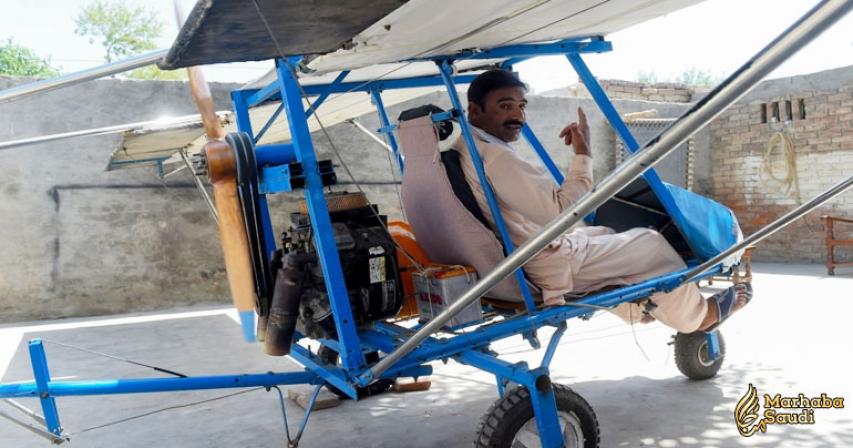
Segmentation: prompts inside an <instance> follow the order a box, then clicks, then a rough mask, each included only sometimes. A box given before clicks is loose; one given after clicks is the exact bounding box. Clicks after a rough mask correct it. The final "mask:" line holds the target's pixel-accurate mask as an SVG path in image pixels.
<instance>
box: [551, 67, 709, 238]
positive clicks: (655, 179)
mask: <svg viewBox="0 0 853 448" xmlns="http://www.w3.org/2000/svg"><path fill="white" fill-rule="evenodd" d="M566 58H568V60H569V63H570V64H571V65H572V68H574V70H575V72H576V73H577V74H578V78H580V80H581V82H583V84H584V86H586V89H587V90H588V91H589V94H590V96H592V99H593V100H595V103H596V104H597V105H598V107H599V109H601V112H602V113H603V114H604V117H605V118H606V119H607V121H608V122H609V123H610V126H612V127H613V130H614V131H616V134H617V135H618V136H619V138H620V139H622V142H623V143H624V144H625V147H626V148H628V150H629V151H631V153H632V154H633V153H635V152H637V151H638V150H639V149H640V144H639V143H637V139H636V138H634V135H633V134H631V131H630V130H629V129H628V126H627V125H626V124H625V122H624V121H623V120H622V116H621V115H619V112H617V111H616V108H615V107H614V106H613V103H612V102H611V101H610V98H608V97H607V93H606V92H605V91H604V89H603V88H602V87H601V85H600V84H599V83H598V80H596V79H595V76H593V74H592V72H591V71H590V70H589V67H587V65H586V63H585V62H584V61H583V58H581V56H580V55H579V54H577V53H570V54H567V55H566ZM643 178H645V179H646V182H647V183H648V184H649V187H650V188H651V189H652V191H653V192H654V193H655V196H657V198H658V200H660V202H661V205H663V208H664V210H666V212H667V213H668V214H669V216H670V217H672V220H673V221H674V222H675V225H676V227H677V228H679V229H683V228H685V227H686V226H685V218H684V214H682V213H681V210H679V208H678V206H677V205H676V204H675V199H674V198H673V197H672V193H671V192H670V191H669V189H668V188H666V185H664V183H663V180H661V178H660V176H658V173H657V171H655V169H654V168H649V169H648V170H646V172H644V173H643ZM684 240H685V242H686V243H687V244H688V245H690V244H691V242H690V239H688V238H685V239H684ZM694 252H695V250H694Z"/></svg>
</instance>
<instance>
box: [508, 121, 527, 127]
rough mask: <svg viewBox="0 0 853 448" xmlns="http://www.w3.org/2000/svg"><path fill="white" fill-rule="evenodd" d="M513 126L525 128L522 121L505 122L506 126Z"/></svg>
mask: <svg viewBox="0 0 853 448" xmlns="http://www.w3.org/2000/svg"><path fill="white" fill-rule="evenodd" d="M511 125H515V126H524V123H523V122H521V121H518V120H508V121H504V126H511Z"/></svg>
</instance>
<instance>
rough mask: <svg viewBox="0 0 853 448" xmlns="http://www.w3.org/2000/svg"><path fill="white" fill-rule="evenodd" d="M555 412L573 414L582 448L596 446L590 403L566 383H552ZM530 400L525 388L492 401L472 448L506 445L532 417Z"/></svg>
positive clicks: (596, 430) (596, 431)
mask: <svg viewBox="0 0 853 448" xmlns="http://www.w3.org/2000/svg"><path fill="white" fill-rule="evenodd" d="M553 387H554V395H555V396H556V399H557V411H558V412H565V413H568V414H573V415H572V416H573V417H575V418H576V419H577V422H578V423H579V425H580V430H581V434H580V435H581V437H582V438H583V448H597V447H598V446H599V443H600V440H601V436H600V433H599V428H598V419H597V418H596V416H595V411H593V410H592V406H590V405H589V403H587V402H586V400H584V399H583V397H581V396H580V395H578V394H577V393H575V392H574V391H573V390H571V389H570V388H568V387H567V386H563V385H561V384H553ZM533 418H534V416H533V402H532V401H531V399H530V392H528V391H527V388H525V387H517V388H515V389H513V390H512V391H510V392H507V393H506V394H505V395H504V397H503V398H501V399H499V400H497V401H496V402H495V404H493V405H492V406H491V407H490V408H489V410H488V411H487V412H486V414H485V415H484V416H483V419H482V420H481V421H480V425H479V427H478V429H477V438H476V440H474V446H475V447H476V448H510V447H512V443H513V440H514V439H515V436H516V434H517V433H518V432H519V430H521V429H522V427H524V425H525V424H526V423H527V422H528V421H530V420H531V419H533Z"/></svg>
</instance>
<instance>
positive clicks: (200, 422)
mask: <svg viewBox="0 0 853 448" xmlns="http://www.w3.org/2000/svg"><path fill="white" fill-rule="evenodd" d="M754 269H755V276H754V280H753V283H754V287H755V291H756V297H755V300H754V302H753V303H752V304H750V305H749V306H748V307H747V308H746V309H744V310H743V311H742V312H741V313H740V314H739V315H737V316H735V317H734V318H732V320H730V321H729V322H727V324H726V325H725V326H724V327H723V333H724V336H725V339H726V343H727V346H728V350H727V352H728V353H727V356H726V360H725V365H724V366H723V368H722V370H721V371H720V373H719V375H718V376H717V377H715V378H714V379H712V380H709V381H703V382H696V381H689V380H687V379H685V378H684V377H683V376H682V375H681V374H680V373H679V372H678V370H677V369H676V367H675V363H674V362H673V360H672V350H671V346H669V345H667V342H668V341H669V339H670V336H671V334H672V332H671V331H670V330H669V329H667V328H665V327H663V326H661V325H660V324H657V323H655V324H650V325H645V326H637V327H635V328H634V329H633V331H632V328H631V327H630V326H627V325H625V324H622V323H621V321H619V320H617V319H616V318H615V317H614V316H611V315H608V314H599V315H596V317H594V318H593V319H591V320H590V321H588V322H583V321H579V320H575V321H570V324H569V331H568V332H567V334H566V336H565V337H564V338H563V341H562V343H561V345H560V347H559V349H558V351H557V356H556V358H555V361H554V363H553V364H552V373H553V379H554V381H555V382H561V383H564V384H568V385H571V387H573V388H574V389H575V390H576V391H577V392H578V393H580V394H581V395H582V396H583V397H585V398H586V400H587V401H589V403H590V404H591V405H592V406H593V408H594V409H595V411H596V413H597V415H598V420H599V422H600V425H601V442H602V446H604V447H640V446H648V447H730V446H765V447H770V446H774V447H776V446H780V447H824V446H827V447H828V446H832V447H840V446H853V409H851V406H853V402H850V403H849V404H848V400H853V381H851V378H853V361H851V360H850V357H849V353H850V351H849V350H850V348H849V341H850V340H851V336H850V335H849V334H848V333H846V330H845V328H848V327H849V326H850V325H849V319H850V316H851V315H853V292H851V291H853V271H849V270H848V271H843V270H840V272H839V273H838V274H839V275H837V276H835V277H827V276H826V275H825V270H824V268H823V267H822V266H816V265H777V264H756V265H755V268H754ZM723 285H725V284H724V283H723V284H718V285H715V286H723ZM707 291H708V292H710V291H712V290H711V289H707ZM546 334H547V332H546V331H544V330H543V331H542V332H541V334H540V337H543V336H546ZM33 337H42V338H44V339H45V341H46V342H45V344H46V345H45V346H46V350H47V354H48V361H49V364H50V369H51V373H52V376H53V377H54V378H55V379H71V378H75V379H94V378H118V377H122V378H129V377H158V376H163V375H162V374H159V373H157V372H153V371H151V370H150V369H146V368H143V367H139V366H135V365H131V364H128V363H124V362H121V361H117V360H115V359H110V358H106V357H103V356H98V355H94V354H91V353H86V352H82V351H79V350H75V349H71V348H68V347H67V346H63V345H58V344H56V343H62V344H67V345H73V346H79V347H84V348H86V349H90V350H95V351H98V352H104V353H108V354H111V355H114V356H118V357H122V358H129V359H131V360H134V361H138V362H142V363H146V364H152V365H156V366H160V367H164V368H168V369H171V370H175V371H178V372H182V373H185V374H188V375H208V374H225V373H242V372H264V371H269V370H290V369H294V368H296V366H295V364H294V363H293V362H292V361H290V360H288V359H278V358H271V357H267V356H265V355H263V354H262V353H261V350H260V347H256V346H250V345H246V344H245V343H243V342H242V341H241V340H240V337H239V333H238V328H237V324H236V323H235V321H234V320H233V319H232V318H231V317H230V312H229V311H228V310H225V309H222V308H209V307H208V308H193V309H188V310H187V309H185V310H176V311H174V312H170V313H162V314H145V315H134V316H121V317H109V318H93V319H81V320H60V321H50V322H37V323H30V324H26V325H13V326H9V325H7V326H3V327H0V374H2V381H3V382H12V381H21V380H26V379H29V378H31V376H32V375H31V372H30V366H29V360H28V357H27V350H26V341H27V340H29V339H30V338H33ZM496 349H497V351H498V352H500V353H502V354H504V355H505V358H506V359H509V360H527V361H530V362H531V363H532V364H536V363H538V360H540V359H541V356H542V354H541V351H540V352H535V351H532V350H531V349H530V348H529V346H528V345H527V344H526V343H525V342H523V341H522V340H521V338H511V339H508V340H506V341H504V342H503V343H501V344H497V345H496ZM845 353H847V354H846V355H845ZM435 370H436V373H435V375H434V376H433V377H432V380H433V386H432V389H431V390H429V391H427V392H415V393H408V394H391V393H388V394H384V395H381V396H377V397H372V398H369V399H366V400H362V401H359V402H352V401H346V402H344V403H343V404H342V405H341V406H339V407H336V408H332V409H327V410H321V411H317V412H316V413H315V414H313V415H312V417H311V420H310V423H309V425H308V430H307V432H306V434H305V436H304V438H303V441H302V444H301V446H305V447H337V446H347V447H348V448H361V447H442V448H451V447H462V446H470V445H471V443H472V441H473V439H474V433H475V430H476V426H477V423H478V421H479V419H480V418H481V416H482V415H483V413H484V412H485V411H486V409H487V408H488V407H489V405H490V404H491V403H492V402H493V401H494V400H495V399H496V391H495V387H494V381H493V378H492V377H489V376H488V375H485V374H483V373H480V372H478V371H476V370H474V369H471V368H469V367H466V366H461V365H459V364H456V363H454V362H449V363H448V364H447V365H442V364H441V363H436V365H435ZM749 383H752V384H753V385H754V386H755V387H756V388H757V389H758V393H759V397H762V396H763V394H765V393H768V394H771V395H775V394H776V393H780V394H782V395H783V396H797V395H798V394H800V393H804V394H805V395H806V396H809V397H811V396H819V395H820V394H821V393H826V394H828V395H830V396H833V397H836V396H841V397H844V398H845V405H846V407H845V408H844V409H817V410H816V411H815V420H816V423H815V424H814V425H799V426H781V425H771V426H770V427H768V429H767V432H766V433H765V434H761V433H758V434H756V435H754V436H752V437H750V438H744V437H741V436H740V435H739V434H738V431H737V429H736V427H735V424H734V419H733V411H734V406H735V404H736V403H737V401H738V400H739V399H740V398H741V397H742V396H743V394H744V393H745V392H746V390H747V385H748V384H749ZM233 392H234V390H218V391H212V392H184V393H169V394H142V395H125V396H104V397H63V398H60V399H59V400H58V406H59V410H60V416H61V419H62V424H63V426H64V427H65V428H66V432H67V433H69V434H70V436H71V443H70V445H71V446H79V447H115V446H122V447H148V446H168V447H210V446H216V447H220V446H221V447H237V446H239V447H280V446H284V435H283V428H282V419H281V415H280V409H279V401H278V398H277V395H276V394H275V393H274V392H273V393H269V392H266V391H264V390H255V391H249V392H246V393H243V394H240V395H235V396H231V397H227V398H222V399H219V400H215V401H206V402H203V403H200V404H196V405H191V406H183V405H186V404H189V403H197V402H199V401H203V400H208V399H211V398H216V397H222V396H224V395H227V394H230V393H233ZM20 401H21V402H22V403H23V404H25V405H26V406H28V407H30V408H38V403H37V401H35V400H20ZM761 402H762V405H763V399H762V400H761ZM286 405H287V413H288V416H289V418H290V422H291V426H293V425H295V423H296V422H297V421H298V419H299V418H300V417H301V415H302V413H301V408H299V407H298V406H296V405H295V404H294V403H293V402H290V401H287V402H286ZM0 408H2V409H3V410H4V411H7V412H8V413H10V414H13V415H15V414H16V412H15V411H14V410H13V409H11V408H10V407H8V406H6V405H5V404H0ZM163 408H169V409H166V410H163V411H161V412H154V411H156V410H158V409H163ZM797 411H798V410H797ZM762 412H763V411H762ZM146 413H148V415H146V416H143V417H139V418H136V419H131V420H126V419H128V418H130V417H133V416H138V415H140V414H146ZM20 415H22V414H20ZM123 420H124V421H123ZM118 421H123V422H121V423H116V424H112V425H110V423H111V422H118ZM102 425H106V426H102ZM47 445H48V442H46V441H44V440H42V439H39V438H37V437H36V436H34V435H32V434H31V433H29V432H27V431H25V430H23V429H21V428H19V427H17V426H15V425H13V424H12V423H10V422H8V421H6V420H2V419H0V447H4V448H5V447H21V448H24V447H40V446H47Z"/></svg>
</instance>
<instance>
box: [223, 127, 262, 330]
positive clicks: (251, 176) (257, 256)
mask: <svg viewBox="0 0 853 448" xmlns="http://www.w3.org/2000/svg"><path fill="white" fill-rule="evenodd" d="M225 140H226V141H227V142H228V144H229V145H230V146H231V147H232V148H233V149H234V153H235V156H236V157H235V158H236V160H237V191H238V192H239V197H240V204H241V206H242V207H241V208H242V210H243V222H244V223H245V225H246V235H248V238H249V252H250V256H251V259H252V268H253V269H252V271H253V273H254V279H255V292H256V293H257V296H258V313H259V314H260V315H261V316H266V315H267V314H268V313H269V303H270V294H269V290H270V286H271V285H272V273H271V272H270V264H269V255H270V254H268V253H267V249H266V237H265V234H264V228H263V218H262V213H261V196H260V194H259V190H258V166H257V162H256V160H255V149H254V142H253V141H252V138H251V137H250V136H249V134H247V133H245V132H232V133H230V134H228V135H227V136H226V137H225Z"/></svg>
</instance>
